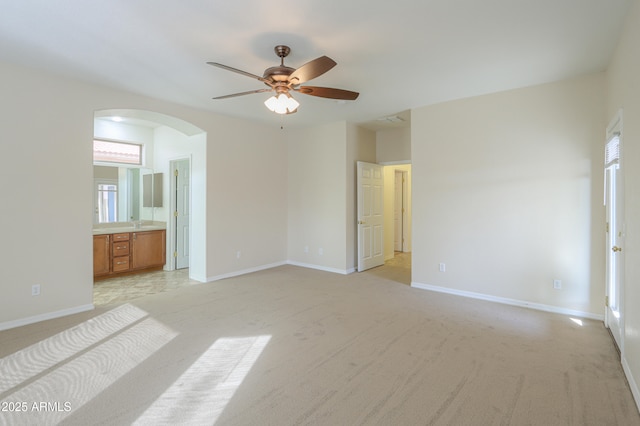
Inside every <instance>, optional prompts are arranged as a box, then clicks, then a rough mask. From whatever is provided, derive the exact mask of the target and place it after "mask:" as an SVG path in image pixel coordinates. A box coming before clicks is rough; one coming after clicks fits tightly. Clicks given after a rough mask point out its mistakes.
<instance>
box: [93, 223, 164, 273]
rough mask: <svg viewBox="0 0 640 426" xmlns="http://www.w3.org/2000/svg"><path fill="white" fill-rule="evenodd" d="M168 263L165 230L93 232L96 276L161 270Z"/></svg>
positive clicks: (94, 270)
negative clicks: (96, 233) (98, 233)
mask: <svg viewBox="0 0 640 426" xmlns="http://www.w3.org/2000/svg"><path fill="white" fill-rule="evenodd" d="M165 263H166V230H164V229H162V230H150V231H134V232H117V233H103V234H100V235H94V236H93V276H94V278H95V279H100V278H108V277H112V276H116V275H125V274H132V273H137V272H146V271H152V270H160V269H162V267H163V266H164V265H165Z"/></svg>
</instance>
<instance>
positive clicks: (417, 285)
mask: <svg viewBox="0 0 640 426" xmlns="http://www.w3.org/2000/svg"><path fill="white" fill-rule="evenodd" d="M411 287H415V288H419V289H422V290H430V291H437V292H439V293H447V294H453V295H456V296H463V297H470V298H472V299H480V300H487V301H489V302H496V303H502V304H505V305H513V306H520V307H523V308H530V309H536V310H539V311H546V312H553V313H556V314H563V315H571V316H575V317H580V318H589V319H594V320H598V321H604V314H602V315H597V314H592V313H590V312H583V311H576V310H573V309H566V308H560V307H558V306H552V305H545V304H542V303H533V302H528V301H526V300H517V299H509V298H506V297H498V296H491V295H488V294H483V293H474V292H472V291H464V290H456V289H452V288H447V287H440V286H435V285H430V284H422V283H417V282H411Z"/></svg>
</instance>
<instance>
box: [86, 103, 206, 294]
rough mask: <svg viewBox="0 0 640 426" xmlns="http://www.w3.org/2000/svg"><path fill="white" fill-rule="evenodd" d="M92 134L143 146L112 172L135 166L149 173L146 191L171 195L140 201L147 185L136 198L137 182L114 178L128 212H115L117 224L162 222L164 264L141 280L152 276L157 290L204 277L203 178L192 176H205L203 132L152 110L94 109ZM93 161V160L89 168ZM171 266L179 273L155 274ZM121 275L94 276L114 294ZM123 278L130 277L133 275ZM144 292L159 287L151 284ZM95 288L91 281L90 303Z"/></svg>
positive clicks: (122, 206) (122, 174) (121, 173)
mask: <svg viewBox="0 0 640 426" xmlns="http://www.w3.org/2000/svg"><path fill="white" fill-rule="evenodd" d="M94 138H100V139H106V140H113V141H121V142H128V143H132V142H134V143H137V144H140V146H141V147H142V149H141V152H142V160H141V162H140V163H139V164H137V165H117V166H119V167H118V172H117V176H118V177H119V179H126V177H127V176H129V175H131V173H129V172H130V171H131V170H133V169H135V170H134V171H140V173H141V174H148V175H149V176H153V177H154V179H153V187H152V188H153V189H152V190H151V191H153V192H154V193H155V191H156V188H157V189H158V190H159V192H160V193H164V194H170V196H166V195H165V200H164V202H162V201H161V202H160V203H156V201H155V197H154V201H153V203H152V204H150V205H149V204H148V203H146V202H145V201H144V199H145V197H146V195H145V194H146V189H145V188H146V187H145V186H144V185H142V183H141V186H140V187H141V191H142V192H141V194H140V197H139V198H136V197H133V196H132V194H131V192H132V191H128V190H127V188H129V187H135V186H137V185H133V186H131V185H127V184H126V182H120V181H119V188H118V189H119V191H118V209H119V210H123V211H125V210H124V209H126V212H127V213H126V214H122V215H120V214H119V215H118V223H116V225H117V224H120V225H131V226H133V227H134V228H135V226H136V225H137V226H138V227H141V226H142V225H147V224H149V223H151V224H152V225H153V226H154V227H156V226H163V227H166V241H165V242H164V247H163V248H162V252H165V250H166V263H165V265H164V267H163V268H162V269H163V270H164V272H163V271H160V272H154V274H156V275H157V277H154V278H153V279H151V278H152V277H151V275H147V274H144V276H145V277H146V278H148V279H147V280H142V281H149V283H151V281H155V282H156V286H155V287H156V288H157V289H159V290H158V291H163V290H162V288H167V285H165V284H164V282H168V283H169V284H168V286H169V287H170V286H175V285H177V284H176V282H177V281H179V282H181V283H184V282H188V283H192V282H204V281H206V262H205V260H206V259H205V252H206V240H205V232H204V230H205V223H206V217H205V211H206V209H205V204H206V182H205V180H204V179H198V180H196V181H194V180H193V179H192V176H194V175H195V176H206V156H205V153H206V139H207V135H206V133H205V132H204V131H203V130H202V129H199V128H198V127H196V126H194V125H192V124H190V123H188V122H186V121H183V120H181V119H179V118H176V117H171V116H167V115H164V114H160V113H156V112H153V111H144V110H132V109H110V110H101V111H96V112H95V114H94ZM95 166H96V164H95V163H94V170H95ZM110 166H111V165H110ZM174 166H176V167H178V168H181V169H183V174H182V176H181V180H180V181H179V182H176V181H175V180H173V179H172V178H173V177H174V174H173V172H172V168H173V167H174ZM143 177H144V176H143ZM156 178H157V179H158V180H156ZM143 183H144V182H143ZM176 185H180V187H181V188H180V190H181V191H183V192H181V193H179V194H177V193H176V190H177V188H176ZM120 189H122V190H120ZM143 195H144V197H143ZM178 196H179V197H180V208H179V209H178V208H177V207H178V198H177V197H178ZM127 203H130V204H136V207H137V208H139V210H140V216H139V217H138V216H136V217H133V214H130V213H129V212H133V211H136V209H134V208H132V206H127ZM138 204H139V205H138ZM178 210H179V211H180V212H182V213H183V214H182V217H180V218H179V219H180V221H179V222H178V221H176V220H175V218H176V216H175V215H174V214H175V212H176V211H178ZM94 211H95V208H94ZM120 222H122V223H120ZM143 222H144V223H143ZM105 226H108V224H105V225H101V227H105ZM178 227H180V229H178ZM174 253H180V254H181V257H180V259H179V260H178V259H176V257H175V256H174ZM176 269H180V272H179V273H178V272H176V274H177V275H176V274H173V275H175V276H173V275H171V274H168V275H166V277H163V278H160V277H161V276H162V274H163V273H165V274H167V273H168V272H171V271H174V270H176ZM132 272H135V271H132ZM170 275H171V276H170ZM178 275H179V276H178ZM122 278H124V277H121V276H116V275H114V277H113V278H111V277H106V279H105V277H102V278H101V279H100V280H99V285H100V287H104V288H105V289H107V284H108V283H109V281H111V284H113V285H111V287H112V288H111V289H108V292H109V293H111V294H110V295H109V297H110V298H111V299H113V298H112V296H113V293H114V292H117V291H119V290H120V289H121V290H122V291H126V287H128V286H127V285H124V284H122V282H121V285H117V284H118V283H117V282H116V280H119V279H122ZM128 279H129V280H132V279H133V278H128ZM96 282H98V281H96ZM158 283H160V284H158ZM140 285H143V284H141V283H140V282H138V283H137V284H136V290H138V291H139V290H140V288H139V287H140ZM150 285H151V284H150ZM149 291H150V292H158V291H156V290H153V289H151V288H150V289H149ZM97 293H98V292H97V291H96V286H95V285H94V302H95V301H96V295H97ZM146 294H149V293H146ZM125 297H126V296H125ZM102 299H104V298H102Z"/></svg>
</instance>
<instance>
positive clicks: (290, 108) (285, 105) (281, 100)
mask: <svg viewBox="0 0 640 426" xmlns="http://www.w3.org/2000/svg"><path fill="white" fill-rule="evenodd" d="M264 105H265V106H266V107H267V108H269V110H270V111H273V112H275V113H276V114H288V113H289V114H290V113H292V112H294V111H295V110H296V109H298V107H299V106H300V104H299V103H298V101H296V100H295V99H293V98H292V97H291V95H290V94H288V93H280V94H279V95H278V96H277V97H276V96H272V97H270V98H269V99H267V100H266V101H264Z"/></svg>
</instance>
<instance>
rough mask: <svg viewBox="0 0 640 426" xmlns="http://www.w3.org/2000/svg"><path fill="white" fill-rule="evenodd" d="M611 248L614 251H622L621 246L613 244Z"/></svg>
mask: <svg viewBox="0 0 640 426" xmlns="http://www.w3.org/2000/svg"><path fill="white" fill-rule="evenodd" d="M611 250H613V251H614V252H615V251H622V248H621V247H618V246H613V247H611Z"/></svg>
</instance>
